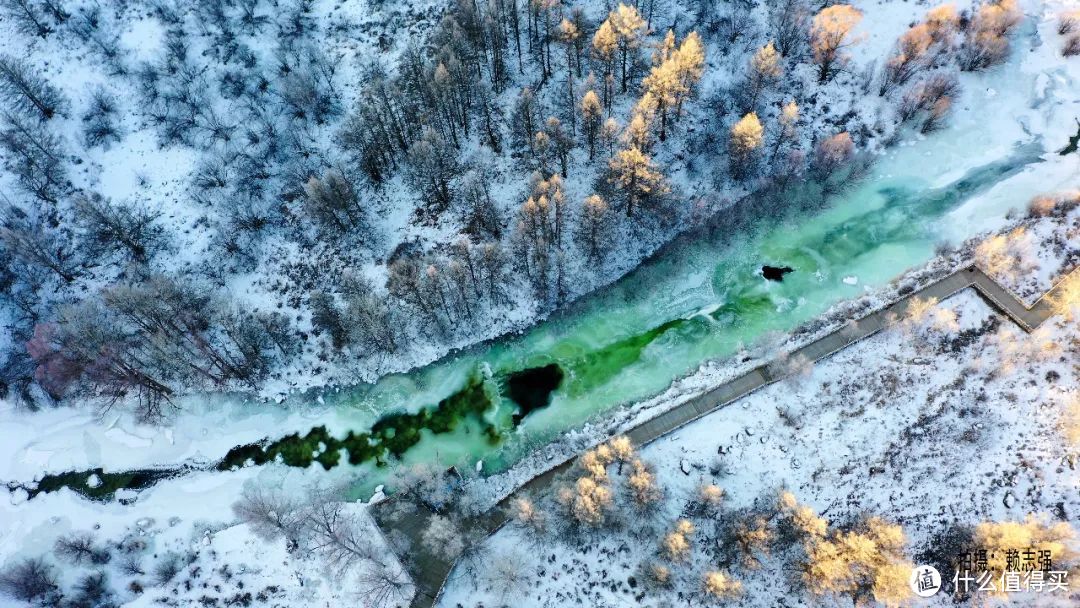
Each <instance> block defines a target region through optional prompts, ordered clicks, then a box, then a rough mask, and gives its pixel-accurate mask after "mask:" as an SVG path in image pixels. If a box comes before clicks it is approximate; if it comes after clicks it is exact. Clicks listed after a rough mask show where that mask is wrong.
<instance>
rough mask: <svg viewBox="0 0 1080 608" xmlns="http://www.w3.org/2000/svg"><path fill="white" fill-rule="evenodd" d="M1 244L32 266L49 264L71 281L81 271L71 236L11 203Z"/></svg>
mask: <svg viewBox="0 0 1080 608" xmlns="http://www.w3.org/2000/svg"><path fill="white" fill-rule="evenodd" d="M0 245H2V246H3V249H4V250H6V251H7V252H8V254H9V255H11V256H13V257H14V258H17V259H19V260H21V261H22V262H23V263H24V264H26V265H27V266H29V267H31V268H45V269H48V270H50V271H52V272H53V273H55V274H56V275H57V276H58V277H60V278H61V279H63V280H64V281H65V282H68V283H70V282H71V281H74V280H75V278H76V277H77V276H78V275H79V274H80V269H79V265H78V264H77V262H76V258H75V254H74V252H72V251H71V247H70V245H69V244H68V243H67V240H66V239H65V238H63V237H62V236H61V235H59V234H57V232H56V231H55V230H52V229H49V228H48V227H47V225H46V222H44V221H41V219H39V218H38V217H36V216H33V217H32V216H28V215H26V214H25V213H24V212H23V211H22V210H20V209H17V208H15V207H10V208H9V209H8V210H7V213H6V214H5V217H4V218H3V221H2V223H0Z"/></svg>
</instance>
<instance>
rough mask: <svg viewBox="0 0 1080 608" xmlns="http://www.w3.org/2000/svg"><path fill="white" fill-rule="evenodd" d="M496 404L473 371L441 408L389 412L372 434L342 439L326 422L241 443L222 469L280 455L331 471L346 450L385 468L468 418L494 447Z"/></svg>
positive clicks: (354, 459) (352, 458) (354, 458)
mask: <svg viewBox="0 0 1080 608" xmlns="http://www.w3.org/2000/svg"><path fill="white" fill-rule="evenodd" d="M494 405H495V401H494V400H493V399H492V398H491V395H490V394H489V392H488V387H487V383H486V382H485V381H484V379H483V377H482V376H480V374H473V375H472V376H471V377H470V378H469V380H468V382H467V383H466V385H465V386H464V387H463V388H461V389H460V390H458V391H456V392H455V393H453V394H451V395H450V396H449V397H446V398H445V399H443V400H441V401H439V403H438V404H437V405H436V406H434V407H428V408H423V409H421V410H420V411H418V412H415V413H410V412H396V413H393V414H387V415H385V416H383V417H381V418H379V420H378V421H376V422H375V424H373V425H372V426H371V430H370V431H369V432H367V433H359V434H357V433H355V432H353V431H349V433H348V434H347V435H346V436H345V437H344V438H343V439H338V438H337V437H334V436H333V435H331V434H330V433H329V432H328V431H327V430H326V427H325V426H318V427H315V428H313V429H311V430H310V431H308V432H307V433H306V434H304V435H302V436H301V435H300V434H299V433H293V434H291V435H286V436H284V437H281V438H280V439H276V440H274V441H269V440H266V441H263V442H260V443H253V444H247V445H242V446H237V447H235V448H233V449H232V450H230V451H229V453H228V454H226V455H225V458H223V459H222V460H221V462H220V463H219V464H218V467H217V468H218V470H222V471H226V470H229V469H231V468H233V467H240V466H244V464H246V463H247V462H249V461H250V462H253V463H254V464H256V465H261V464H265V463H267V462H270V461H273V460H276V459H278V458H280V460H281V462H283V463H284V464H286V465H288V466H291V467H301V468H307V467H309V466H311V465H312V463H315V462H318V463H319V464H320V465H321V466H322V467H323V468H324V469H325V470H330V469H332V468H333V467H335V466H337V465H338V464H340V462H341V452H342V450H344V451H345V453H347V454H348V462H349V464H352V465H360V464H364V463H366V462H371V461H374V462H375V463H376V464H377V465H378V466H385V465H386V463H387V458H388V456H391V455H392V456H394V457H397V458H400V457H401V456H402V455H403V454H404V453H405V452H406V451H408V450H409V449H410V448H412V447H413V446H414V445H416V444H417V443H419V442H420V440H421V439H422V438H423V431H425V430H426V431H430V432H431V433H433V434H436V435H439V434H444V433H450V432H453V431H454V430H455V429H456V428H457V427H458V425H459V424H460V423H461V421H463V420H466V419H472V420H475V421H476V422H477V423H479V424H480V426H481V429H482V432H483V433H484V435H485V436H486V437H487V439H488V442H489V443H491V444H492V445H495V444H497V443H498V442H499V441H500V439H501V437H502V432H501V430H500V429H499V428H498V427H497V426H496V425H495V424H494V423H492V422H490V421H489V420H488V419H487V418H486V415H487V414H488V413H489V412H490V411H491V410H492V409H493V407H494Z"/></svg>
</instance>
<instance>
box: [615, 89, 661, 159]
mask: <svg viewBox="0 0 1080 608" xmlns="http://www.w3.org/2000/svg"><path fill="white" fill-rule="evenodd" d="M655 120H656V99H655V98H654V97H653V95H652V93H651V92H649V91H645V94H644V95H642V96H641V99H639V100H638V102H637V103H636V104H634V109H633V113H632V114H631V115H630V122H628V123H626V129H624V130H623V132H622V135H621V136H620V137H619V140H620V142H621V143H622V144H623V146H626V147H631V146H633V147H637V148H639V149H640V150H641V151H642V152H644V153H646V154H648V153H649V152H650V151H651V150H652V144H653V136H652V126H653V123H654V122H655Z"/></svg>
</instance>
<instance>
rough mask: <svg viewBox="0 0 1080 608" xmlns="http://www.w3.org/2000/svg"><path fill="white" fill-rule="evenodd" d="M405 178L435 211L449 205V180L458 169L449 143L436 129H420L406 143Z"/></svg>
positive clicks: (450, 193)
mask: <svg viewBox="0 0 1080 608" xmlns="http://www.w3.org/2000/svg"><path fill="white" fill-rule="evenodd" d="M408 156H409V171H408V177H409V181H410V182H411V183H412V185H413V187H414V188H416V190H417V191H419V192H420V193H421V195H422V196H423V197H424V198H425V199H426V200H428V201H430V202H432V203H434V207H435V209H436V210H437V211H442V210H444V209H447V208H449V207H450V202H451V200H452V199H453V196H454V191H453V188H452V187H451V182H452V181H453V179H454V178H455V177H457V176H458V175H459V174H460V172H461V166H460V165H459V164H458V161H457V154H456V153H455V150H454V148H453V146H451V145H450V144H449V143H447V142H446V140H445V139H443V137H442V135H440V134H439V133H438V132H437V131H435V130H434V129H431V128H427V129H425V130H424V134H423V136H421V138H420V139H419V140H417V141H416V142H414V143H413V145H412V146H410V147H409V154H408Z"/></svg>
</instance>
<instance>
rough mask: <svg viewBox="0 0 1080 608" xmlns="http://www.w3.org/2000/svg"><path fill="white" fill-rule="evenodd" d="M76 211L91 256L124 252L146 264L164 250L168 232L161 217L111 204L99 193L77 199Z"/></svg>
mask: <svg viewBox="0 0 1080 608" xmlns="http://www.w3.org/2000/svg"><path fill="white" fill-rule="evenodd" d="M74 210H75V213H76V218H75V219H76V221H77V222H78V223H79V225H80V226H81V227H82V229H83V233H84V236H85V237H86V240H85V242H86V243H87V244H88V245H89V246H90V247H91V251H90V254H91V255H92V256H94V255H96V254H98V253H100V252H102V251H108V252H122V253H123V254H124V255H126V256H127V257H128V258H130V259H131V260H133V261H136V262H145V261H147V260H148V259H150V258H152V257H153V256H154V254H155V253H156V252H157V251H159V250H160V249H161V248H163V247H164V246H165V231H164V229H163V228H162V227H161V226H160V225H159V224H157V218H158V217H159V216H160V214H159V213H155V212H152V211H149V210H147V209H144V208H141V207H136V206H134V205H130V204H125V203H111V202H109V201H108V200H106V199H104V198H102V196H101V195H100V194H97V193H94V194H90V195H82V196H78V197H76V198H75V200H74Z"/></svg>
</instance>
